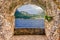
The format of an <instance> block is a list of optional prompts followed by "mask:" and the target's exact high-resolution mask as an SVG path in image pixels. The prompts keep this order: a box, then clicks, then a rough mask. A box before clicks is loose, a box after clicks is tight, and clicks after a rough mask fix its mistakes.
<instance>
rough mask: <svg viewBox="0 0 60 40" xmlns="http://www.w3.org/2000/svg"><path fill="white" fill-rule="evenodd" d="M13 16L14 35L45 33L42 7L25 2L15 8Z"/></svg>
mask: <svg viewBox="0 0 60 40" xmlns="http://www.w3.org/2000/svg"><path fill="white" fill-rule="evenodd" d="M14 16H15V28H14V35H45V27H44V16H45V12H44V9H43V8H42V7H40V6H37V5H35V4H25V5H22V6H19V7H18V8H17V9H16V11H15V14H14ZM35 26H36V27H35Z"/></svg>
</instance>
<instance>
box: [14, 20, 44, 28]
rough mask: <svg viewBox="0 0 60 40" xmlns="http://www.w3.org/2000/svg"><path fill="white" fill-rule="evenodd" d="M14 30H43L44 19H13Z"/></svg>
mask: <svg viewBox="0 0 60 40" xmlns="http://www.w3.org/2000/svg"><path fill="white" fill-rule="evenodd" d="M15 27H16V28H44V19H15Z"/></svg>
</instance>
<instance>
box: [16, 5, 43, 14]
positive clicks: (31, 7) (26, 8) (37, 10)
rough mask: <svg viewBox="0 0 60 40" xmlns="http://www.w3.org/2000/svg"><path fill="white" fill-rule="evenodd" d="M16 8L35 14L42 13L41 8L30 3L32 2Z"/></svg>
mask: <svg viewBox="0 0 60 40" xmlns="http://www.w3.org/2000/svg"><path fill="white" fill-rule="evenodd" d="M17 10H18V11H19V12H20V11H26V12H28V13H29V14H37V13H42V12H43V9H42V8H41V7H39V6H36V5H32V4H27V5H23V6H21V7H19V8H17Z"/></svg>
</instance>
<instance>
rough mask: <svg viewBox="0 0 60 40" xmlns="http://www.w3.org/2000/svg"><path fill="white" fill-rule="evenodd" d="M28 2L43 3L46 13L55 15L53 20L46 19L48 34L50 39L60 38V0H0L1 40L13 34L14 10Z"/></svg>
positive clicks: (6, 39) (57, 39)
mask: <svg viewBox="0 0 60 40" xmlns="http://www.w3.org/2000/svg"><path fill="white" fill-rule="evenodd" d="M28 3H31V4H36V5H38V6H40V5H43V7H45V12H46V14H47V15H50V16H54V17H53V20H52V21H51V22H47V21H45V30H46V35H47V37H48V39H49V40H60V39H59V37H60V31H59V30H60V26H59V25H60V19H59V18H60V15H59V14H60V0H32V1H31V0H0V38H1V39H0V40H9V39H10V38H11V37H12V36H13V32H14V12H15V10H16V8H17V7H18V6H19V5H20V6H21V5H24V4H28ZM49 4H50V5H49Z"/></svg>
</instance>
